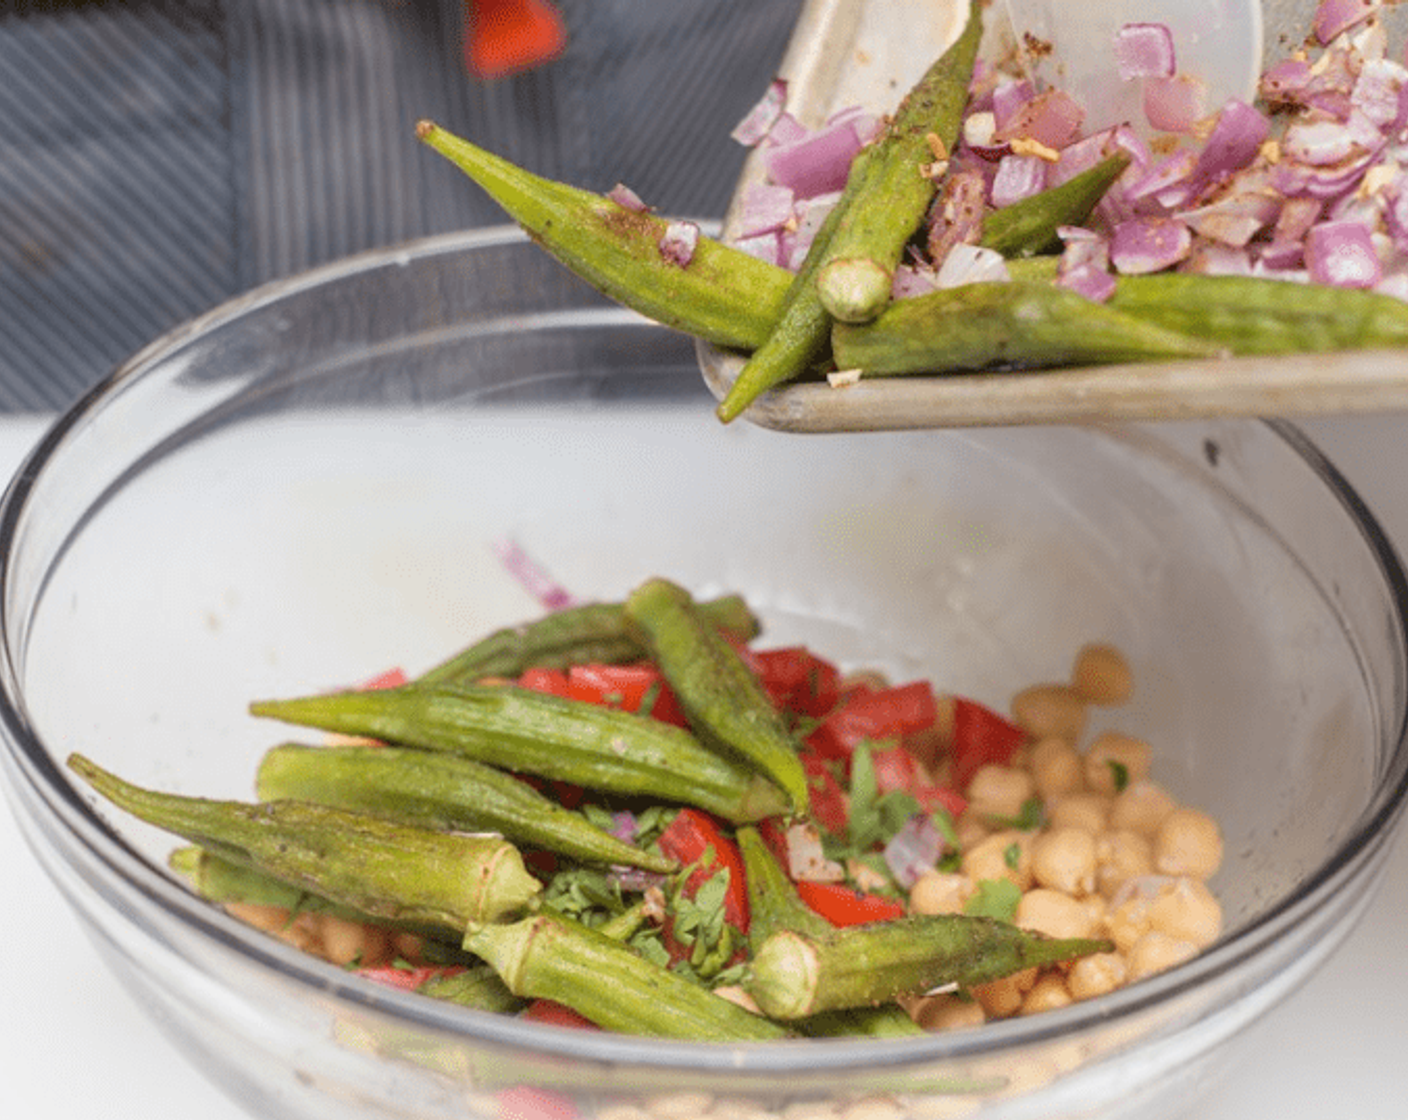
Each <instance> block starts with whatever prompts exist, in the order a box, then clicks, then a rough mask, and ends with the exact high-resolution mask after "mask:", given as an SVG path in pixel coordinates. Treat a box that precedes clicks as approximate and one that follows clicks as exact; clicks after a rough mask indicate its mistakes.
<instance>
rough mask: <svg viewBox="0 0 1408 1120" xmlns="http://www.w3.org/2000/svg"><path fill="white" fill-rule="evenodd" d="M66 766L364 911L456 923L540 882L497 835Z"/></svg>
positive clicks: (175, 824)
mask: <svg viewBox="0 0 1408 1120" xmlns="http://www.w3.org/2000/svg"><path fill="white" fill-rule="evenodd" d="M68 764H69V767H70V768H71V769H72V770H73V771H74V772H75V773H76V774H78V775H79V776H80V777H81V778H83V779H84V780H85V781H86V782H88V784H89V785H91V786H92V787H93V788H94V789H95V790H97V791H98V792H99V793H100V794H102V795H103V796H104V797H106V798H107V799H108V800H109V801H111V802H113V804H115V805H117V806H118V807H119V808H121V809H123V810H125V811H126V812H129V813H131V814H132V815H133V816H135V817H138V818H139V819H141V820H143V821H146V822H147V823H148V824H151V825H155V826H156V827H158V828H161V829H164V830H166V831H167V832H172V833H175V834H176V835H178V836H183V837H185V838H186V839H187V840H189V841H191V842H192V843H195V844H198V845H200V846H202V847H205V848H209V849H210V850H211V851H213V852H214V853H215V854H216V855H219V856H221V857H223V858H225V859H228V860H231V861H233V862H236V863H241V864H244V865H246V866H249V867H252V868H254V869H255V870H257V871H261V872H263V873H265V874H267V875H271V876H273V877H275V878H278V879H282V880H284V881H285V882H287V883H289V884H290V885H291V886H294V887H296V888H299V889H301V890H306V891H308V892H310V893H312V894H316V895H319V896H321V897H323V898H326V899H328V900H329V901H331V902H334V903H337V904H339V905H342V906H347V907H349V908H351V909H353V910H356V911H358V912H359V913H362V914H366V915H369V916H371V917H373V918H376V919H379V920H386V921H394V922H406V923H412V924H424V925H429V926H433V927H437V928H444V929H450V930H455V931H463V930H464V929H466V928H467V927H469V926H470V925H472V924H474V923H477V922H485V921H497V920H499V919H502V918H506V917H509V916H512V915H515V914H518V913H520V912H521V911H523V910H524V909H525V908H527V907H528V906H529V905H530V904H531V903H532V902H533V901H534V900H535V899H536V898H537V897H538V895H539V894H540V892H541V890H542V885H541V884H540V883H539V882H538V881H537V880H536V879H534V878H533V876H531V875H530V874H528V871H527V869H526V868H525V867H524V866H523V860H522V857H521V856H520V855H519V852H518V849H517V848H515V847H514V846H513V845H512V844H510V843H508V842H507V841H506V840H504V839H503V838H502V837H497V836H474V835H467V834H464V833H450V832H436V831H433V830H431V829H425V828H416V827H413V826H410V825H404V824H399V823H396V822H393V821H388V820H386V819H384V818H381V817H376V816H372V815H370V814H366V813H352V812H348V811H346V810H343V809H333V808H328V807H326V806H322V805H308V804H304V803H301V802H295V801H283V802H273V803H268V804H246V803H244V802H240V801H220V800H212V799H207V798H198V797H186V796H182V795H180V794H172V793H162V792H159V791H156V790H148V789H143V788H141V787H139V786H135V785H133V784H131V783H130V782H126V781H124V780H122V779H121V778H118V777H117V776H116V775H114V774H111V773H109V772H108V771H106V770H104V769H102V768H101V767H99V766H98V765H97V764H95V763H93V762H91V761H90V760H88V759H87V758H84V757H83V756H81V755H76V754H75V755H71V756H70V757H69V760H68Z"/></svg>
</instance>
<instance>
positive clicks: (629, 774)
mask: <svg viewBox="0 0 1408 1120" xmlns="http://www.w3.org/2000/svg"><path fill="white" fill-rule="evenodd" d="M250 711H251V712H252V713H253V714H254V715H256V716H264V717H268V718H272V719H279V720H283V721H284V722H286V723H294V724H300V725H303V726H306V727H316V728H320V729H321V730H324V731H335V732H342V733H345V734H349V735H366V736H370V737H372V738H374V739H380V740H382V741H384V742H387V743H390V744H394V745H400V746H408V747H420V748H423V749H425V750H434V751H446V752H449V753H452V754H458V755H461V756H463V757H465V758H470V759H472V760H474V761H476V762H481V763H484V764H486V765H489V766H497V767H499V768H501V769H504V770H509V771H513V772H516V773H526V774H535V775H537V776H539V777H543V778H550V779H554V780H558V781H564V782H570V783H572V784H573V785H579V786H582V787H584V788H586V789H593V790H599V791H602V792H605V793H618V794H625V795H630V796H644V797H653V798H656V799H658V800H661V801H666V802H670V803H678V804H686V805H693V806H696V807H697V808H700V809H707V810H708V811H709V812H712V813H715V814H717V815H718V816H721V817H723V818H724V819H726V820H729V821H733V822H740V823H741V822H744V821H751V820H762V819H763V818H764V817H770V816H776V815H777V814H779V813H782V812H785V811H786V810H787V806H788V801H787V797H786V795H785V794H784V792H783V791H782V790H780V789H778V788H777V786H775V785H774V784H773V783H772V782H770V781H769V780H768V779H767V778H765V777H763V776H762V775H760V774H758V773H756V772H755V771H754V770H752V769H751V768H749V767H747V766H745V765H743V764H742V763H739V762H735V761H733V760H731V759H727V758H723V757H722V756H720V755H719V754H718V753H717V752H715V751H712V750H709V749H707V748H705V747H704V746H703V745H701V744H700V743H699V741H698V740H697V739H695V737H694V736H693V735H691V734H689V732H687V731H684V730H682V729H681V728H678V727H675V726H673V725H671V724H668V723H664V722H662V721H660V720H657V719H653V718H651V717H650V716H642V715H636V714H634V713H631V712H624V711H618V710H616V709H613V708H607V707H603V706H602V705H599V704H591V703H588V702H586V701H578V700H568V699H564V698H563V697H560V696H551V695H548V694H547V693H541V692H532V691H529V690H528V689H522V688H515V687H511V686H506V685H461V686H441V685H435V686H427V685H420V684H415V683H412V684H409V685H403V686H401V687H399V688H386V689H372V690H361V691H350V692H334V693H328V694H325V695H318V696H306V697H300V698H295V699H288V700H266V701H259V702H256V703H254V704H252V705H250Z"/></svg>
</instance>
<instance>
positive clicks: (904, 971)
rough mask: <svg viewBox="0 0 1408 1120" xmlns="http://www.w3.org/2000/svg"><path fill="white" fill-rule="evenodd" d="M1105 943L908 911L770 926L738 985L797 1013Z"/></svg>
mask: <svg viewBox="0 0 1408 1120" xmlns="http://www.w3.org/2000/svg"><path fill="white" fill-rule="evenodd" d="M1111 948H1112V946H1111V944H1110V943H1109V942H1108V941H1101V940H1096V939H1088V938H1073V939H1059V940H1058V939H1054V938H1047V937H1043V936H1041V935H1040V934H1036V933H1030V932H1028V931H1025V930H1022V929H1019V928H1017V927H1016V926H1013V925H1010V924H1008V923H1006V922H999V921H994V920H993V919H990V918H974V917H968V916H966V915H962V914H937V915H919V916H915V915H911V916H909V917H904V918H895V919H892V920H890V921H884V922H871V923H868V924H866V925H857V926H846V927H843V928H841V929H836V930H832V931H831V932H830V933H828V934H825V935H821V936H815V935H813V936H808V935H806V934H802V933H797V932H794V931H787V930H784V931H782V932H780V933H775V934H773V935H772V936H771V937H770V938H768V939H767V941H766V942H764V944H763V946H762V948H761V949H759V950H758V952H757V954H755V956H754V957H753V961H752V965H751V967H750V971H749V977H748V979H747V981H746V983H745V987H746V988H747V990H748V993H749V994H750V995H751V996H752V997H753V999H754V1000H755V1001H757V1004H758V1006H759V1007H760V1008H762V1010H763V1012H764V1013H765V1014H767V1015H769V1016H771V1017H772V1018H774V1019H782V1020H792V1019H803V1018H808V1017H810V1016H813V1015H819V1014H822V1013H823V1012H828V1011H839V1010H844V1009H847V1008H857V1007H872V1006H875V1005H876V1004H879V1003H884V1002H887V1001H889V1000H893V999H895V998H896V997H898V996H902V995H912V994H918V993H922V992H927V991H931V990H932V989H934V988H937V987H941V986H943V985H946V984H957V985H959V986H960V987H969V986H971V985H974V984H981V983H985V982H987V981H989V980H997V979H1000V978H1001V977H1003V976H1010V975H1011V974H1012V973H1014V972H1020V971H1022V970H1023V969H1027V968H1035V967H1039V966H1043V965H1049V964H1057V963H1059V962H1061V961H1067V960H1071V959H1073V958H1075V957H1080V956H1085V955H1087V954H1090V953H1099V952H1108V951H1110V949H1111Z"/></svg>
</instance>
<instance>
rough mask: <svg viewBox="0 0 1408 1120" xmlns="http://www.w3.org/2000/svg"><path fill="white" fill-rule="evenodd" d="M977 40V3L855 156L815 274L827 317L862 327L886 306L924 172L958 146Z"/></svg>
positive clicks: (923, 199) (917, 209)
mask: <svg viewBox="0 0 1408 1120" xmlns="http://www.w3.org/2000/svg"><path fill="white" fill-rule="evenodd" d="M982 33H983V15H982V4H981V3H980V0H970V3H969V6H968V19H967V23H966V24H965V25H964V29H963V32H962V33H961V34H960V35H959V37H958V39H957V40H956V41H955V42H954V43H953V45H952V46H950V47H949V48H948V49H947V50H946V51H944V53H943V54H942V55H941V56H940V57H939V58H938V59H937V60H936V61H935V62H934V64H933V65H932V66H930V68H929V70H928V71H927V72H926V73H925V74H924V76H923V77H922V78H920V80H919V82H918V83H917V84H916V85H915V86H914V88H913V89H912V90H910V91H909V93H908V94H907V95H906V96H905V99H904V100H903V101H902V102H901V103H900V106H899V108H898V109H897V110H896V111H895V114H894V116H893V117H892V118H891V119H890V121H889V122H888V123H887V125H886V127H885V128H884V130H883V131H882V132H881V134H880V135H879V136H878V137H877V138H876V139H875V140H873V141H872V142H871V143H870V144H869V145H867V146H866V147H865V148H864V149H862V151H861V152H860V153H859V154H858V155H857V156H856V159H855V162H854V163H853V164H852V168H851V177H850V179H848V180H847V183H846V187H845V190H844V192H843V194H842V198H841V201H840V203H839V207H840V209H841V210H842V217H841V220H840V222H839V224H838V225H837V227H836V230H835V233H834V234H833V235H832V237H831V239H830V241H829V243H828V244H827V246H826V249H825V257H824V259H823V262H822V264H821V266H820V271H819V272H818V275H817V287H818V290H819V292H820V295H821V302H822V305H823V306H824V307H825V308H826V310H827V312H828V313H829V314H830V315H831V316H832V317H833V318H835V319H837V320H839V321H841V322H847V323H863V322H867V321H869V320H870V319H873V318H874V317H875V316H876V315H878V314H879V313H880V311H881V309H882V308H884V306H885V305H886V304H887V303H889V301H890V289H891V286H892V283H893V280H894V272H895V266H896V265H898V264H899V261H900V256H901V254H902V253H903V252H904V248H905V245H906V244H907V243H908V242H909V239H910V238H911V237H912V236H913V235H914V231H915V230H916V229H918V228H919V226H920V224H921V223H922V222H923V220H924V215H925V212H926V211H927V210H928V208H929V204H930V202H932V201H933V197H934V192H935V177H936V175H938V174H940V172H939V171H932V172H931V171H930V170H929V168H930V167H931V165H934V164H936V163H937V164H938V165H939V167H940V168H944V167H946V166H947V159H948V153H950V152H952V151H953V149H954V146H955V144H956V142H957V140H958V133H959V129H960V128H961V127H962V123H963V109H964V107H965V106H966V105H967V103H968V88H969V85H970V84H971V82H972V78H973V65H974V62H975V60H976V58H977V55H978V44H979V42H980V41H981V39H982ZM853 183H854V186H853V185H852V184H853Z"/></svg>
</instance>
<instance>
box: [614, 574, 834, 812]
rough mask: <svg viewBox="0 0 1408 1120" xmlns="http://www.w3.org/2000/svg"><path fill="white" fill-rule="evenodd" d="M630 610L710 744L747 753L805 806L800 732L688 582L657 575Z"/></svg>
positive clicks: (635, 595)
mask: <svg viewBox="0 0 1408 1120" xmlns="http://www.w3.org/2000/svg"><path fill="white" fill-rule="evenodd" d="M626 618H627V620H628V621H629V623H630V624H631V625H632V626H633V627H635V629H636V631H637V632H638V633H639V634H640V636H641V641H642V642H643V644H644V645H645V646H646V648H647V649H648V650H649V651H650V656H651V660H653V661H654V662H655V664H656V665H658V666H659V668H660V671H661V673H663V674H664V676H665V680H666V681H668V682H669V684H670V688H671V689H673V690H674V693H675V696H676V698H677V699H678V700H679V703H680V707H681V708H682V709H683V710H684V713H685V716H686V718H687V719H688V721H689V725H690V727H691V728H692V729H693V730H694V732H695V734H697V735H698V736H699V737H700V738H701V739H702V740H703V741H704V742H705V743H706V744H708V745H710V746H714V747H716V748H718V749H719V750H721V751H723V752H725V753H727V754H731V755H733V756H735V757H737V758H740V759H743V760H745V761H746V762H747V763H748V764H749V765H751V766H754V767H756V768H757V769H759V770H760V771H761V772H762V773H764V774H766V775H767V776H768V777H769V778H770V779H772V781H773V782H775V783H776V784H777V785H778V786H779V787H780V788H781V789H782V790H783V791H784V792H785V793H786V794H787V795H788V797H789V798H790V799H791V801H792V809H793V810H794V811H795V812H796V813H798V814H805V813H806V812H807V809H808V800H809V793H808V789H807V776H806V773H805V771H804V770H803V769H802V763H801V759H800V758H799V757H798V754H797V747H796V743H795V742H794V741H793V737H792V733H791V732H790V731H789V730H788V728H787V725H786V723H784V722H783V719H782V716H781V714H780V713H779V712H778V710H777V708H776V706H775V705H774V704H773V702H772V700H771V699H770V698H769V697H768V694H767V693H766V692H765V691H764V690H763V687H762V685H761V684H760V683H759V681H758V678H757V676H756V675H754V673H753V672H752V670H750V669H749V668H748V666H747V665H745V664H744V663H743V659H742V658H741V657H739V655H738V651H737V650H735V649H734V648H733V646H731V645H729V643H728V642H727V641H726V640H725V639H724V638H723V637H722V636H721V635H720V634H719V632H718V631H717V630H715V629H714V628H713V627H712V626H710V625H709V624H708V623H707V622H706V621H705V620H704V618H703V617H702V616H701V615H700V613H699V611H698V610H697V609H696V607H695V604H694V599H693V597H692V596H691V595H690V594H689V592H688V591H686V590H685V589H684V588H683V587H680V586H679V585H678V584H675V583H671V582H670V581H669V580H666V579H660V578H658V577H657V578H655V579H650V580H647V581H646V582H645V583H643V584H641V585H640V586H639V587H637V588H636V589H635V590H634V591H632V592H631V594H630V596H629V597H628V598H627V600H626Z"/></svg>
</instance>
